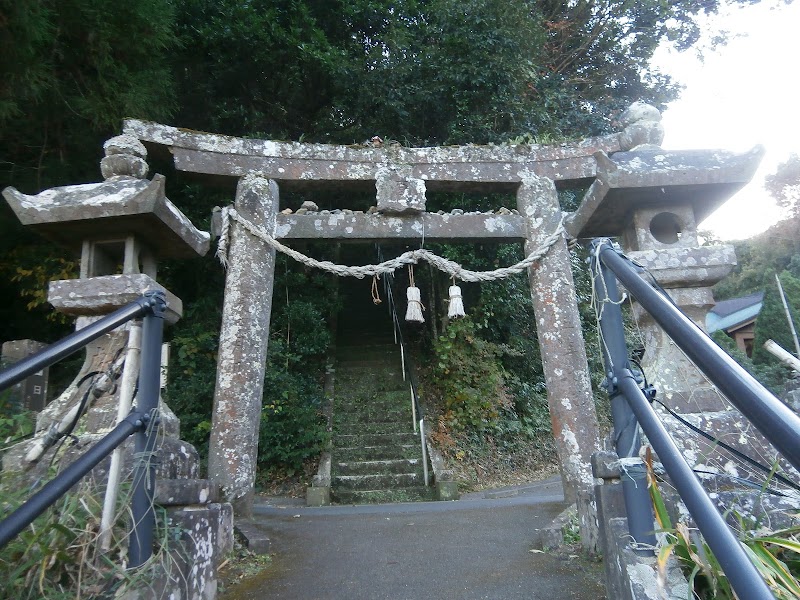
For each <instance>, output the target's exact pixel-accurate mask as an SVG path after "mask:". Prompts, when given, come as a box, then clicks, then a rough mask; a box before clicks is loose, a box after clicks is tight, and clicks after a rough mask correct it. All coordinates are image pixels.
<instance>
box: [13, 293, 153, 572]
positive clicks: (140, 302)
mask: <svg viewBox="0 0 800 600" xmlns="http://www.w3.org/2000/svg"><path fill="white" fill-rule="evenodd" d="M166 306H167V304H166V298H165V296H164V293H163V292H161V291H155V292H148V293H146V294H145V295H144V296H143V297H142V298H139V299H137V300H135V301H134V302H131V303H130V304H128V305H127V306H124V307H123V308H120V309H119V310H117V311H115V312H113V313H111V314H110V315H108V316H106V317H103V318H102V319H99V320H98V321H96V322H94V323H92V324H91V325H89V326H87V327H84V328H83V329H80V330H78V331H76V332H75V333H73V334H71V335H68V336H67V337H65V338H64V339H62V340H60V341H58V342H56V343H54V344H52V345H50V346H48V347H47V348H44V349H43V350H41V351H40V352H37V353H36V354H34V355H33V356H30V357H28V358H26V359H24V360H22V361H20V362H18V363H16V364H14V365H12V366H11V367H9V368H8V369H6V370H4V371H2V372H0V390H4V389H6V388H8V387H11V386H12V385H14V384H16V383H19V382H20V381H22V380H23V379H25V377H27V376H29V375H31V374H33V373H36V372H38V371H40V370H41V369H43V368H45V367H47V366H50V365H52V364H53V363H55V362H57V361H59V360H61V359H62V358H64V357H65V356H69V355H70V354H73V353H74V352H77V351H78V350H80V349H81V348H83V347H85V346H86V345H87V344H89V343H90V342H92V341H94V340H96V339H97V338H99V337H100V336H101V335H103V334H105V333H108V332H109V331H112V330H114V329H116V328H117V327H119V326H120V325H123V324H125V323H127V322H128V321H130V320H132V319H136V318H139V317H143V326H142V361H141V365H140V369H139V393H138V394H137V397H136V409H135V410H134V411H133V412H131V413H130V414H129V415H128V416H127V418H125V419H124V420H123V421H121V422H120V423H119V424H118V425H117V426H116V427H115V428H114V429H112V430H111V431H110V432H109V433H108V434H106V435H105V436H103V438H101V439H100V441H98V442H97V443H96V444H95V445H94V446H92V447H91V448H90V449H89V450H87V451H86V452H85V453H84V454H83V455H82V456H80V457H79V458H78V459H77V460H75V461H74V462H73V463H71V464H70V465H69V466H68V467H66V468H65V469H64V470H63V471H62V472H61V473H59V474H58V475H56V476H55V477H54V478H53V479H52V480H51V481H49V482H48V483H47V484H46V485H45V486H44V487H43V488H42V489H41V490H39V491H38V492H36V493H35V494H34V495H33V496H31V497H30V498H29V499H28V500H26V501H25V502H24V503H23V504H22V506H20V507H19V508H17V509H16V510H15V511H14V512H12V513H11V514H10V515H9V516H7V517H6V518H5V519H3V520H2V521H0V548H3V547H4V546H5V545H6V544H7V543H8V542H9V541H11V540H12V539H13V538H14V537H16V536H17V535H18V534H19V533H20V532H21V531H22V530H24V529H25V528H26V527H28V525H30V524H31V523H32V522H33V521H34V520H35V519H36V518H37V517H38V516H39V515H41V514H42V513H43V512H44V511H45V510H47V508H48V507H50V506H52V505H53V503H54V502H56V501H57V500H58V499H59V498H60V497H61V496H63V495H64V494H65V493H66V492H67V491H69V489H70V488H71V487H72V486H73V485H75V484H76V483H77V482H78V481H79V480H80V479H81V478H82V477H84V476H85V475H86V474H88V473H89V472H90V471H91V470H92V469H93V468H94V467H95V466H97V464H98V463H99V462H100V461H102V460H103V459H104V458H106V457H107V456H108V455H109V454H111V453H112V452H113V451H114V449H115V448H117V447H118V446H119V445H120V444H122V443H123V442H124V441H125V440H126V439H128V437H129V436H130V435H133V434H135V435H136V438H135V452H136V456H137V457H138V460H136V461H135V467H134V474H133V496H132V500H131V520H132V523H131V532H130V544H129V548H128V558H129V561H128V562H129V566H130V567H131V568H135V567H139V566H141V565H143V564H144V563H145V562H146V561H147V560H148V559H149V558H150V556H151V555H152V551H153V529H154V527H155V513H154V511H153V493H154V489H155V465H154V464H153V461H152V460H149V459H148V457H149V454H150V453H151V452H152V451H153V448H154V444H155V441H156V439H157V436H156V429H157V424H158V400H159V391H160V378H161V342H162V340H163V329H164V313H165V310H166Z"/></svg>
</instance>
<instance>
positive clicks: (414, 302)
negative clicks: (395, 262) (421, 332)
mask: <svg viewBox="0 0 800 600" xmlns="http://www.w3.org/2000/svg"><path fill="white" fill-rule="evenodd" d="M408 281H409V284H410V285H409V286H408V289H407V290H406V299H407V300H408V308H407V309H406V321H411V322H413V323H424V322H425V317H423V316H422V311H423V310H425V307H424V306H422V302H421V301H420V294H419V288H418V287H416V286H415V285H414V268H413V267H412V266H411V265H409V266H408Z"/></svg>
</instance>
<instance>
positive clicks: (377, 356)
mask: <svg viewBox="0 0 800 600" xmlns="http://www.w3.org/2000/svg"><path fill="white" fill-rule="evenodd" d="M365 359H372V360H376V361H377V360H385V361H387V362H390V363H393V362H395V361H397V362H400V346H395V345H394V344H388V345H387V344H359V345H357V346H337V347H336V361H337V362H347V361H349V360H365Z"/></svg>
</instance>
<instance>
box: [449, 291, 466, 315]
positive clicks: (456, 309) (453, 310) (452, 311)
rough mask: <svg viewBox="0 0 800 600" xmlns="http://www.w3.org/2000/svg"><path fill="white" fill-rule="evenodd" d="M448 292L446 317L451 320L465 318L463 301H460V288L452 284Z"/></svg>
mask: <svg viewBox="0 0 800 600" xmlns="http://www.w3.org/2000/svg"><path fill="white" fill-rule="evenodd" d="M448 291H449V294H450V302H449V308H448V309H447V316H448V317H450V318H451V319H454V318H456V317H463V316H466V315H465V313H464V301H463V300H462V299H461V288H460V287H458V286H457V285H456V284H455V283H453V285H451V286H450V289H449V290H448Z"/></svg>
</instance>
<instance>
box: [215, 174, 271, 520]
mask: <svg viewBox="0 0 800 600" xmlns="http://www.w3.org/2000/svg"><path fill="white" fill-rule="evenodd" d="M234 206H235V207H236V211H237V212H238V213H239V214H240V215H241V216H242V217H244V218H245V219H247V220H249V221H250V222H251V223H254V224H255V225H256V226H259V227H261V228H263V229H264V230H265V231H267V232H270V233H271V234H272V235H274V234H275V216H276V215H277V214H278V185H277V184H276V183H275V182H274V181H272V180H270V179H266V178H264V177H262V176H259V175H256V174H253V175H247V176H245V177H243V178H242V179H241V180H240V181H239V185H238V187H237V190H236V201H235V204H234ZM274 280H275V250H272V249H270V250H269V251H265V249H264V244H263V242H261V241H260V240H259V239H257V238H255V237H253V236H252V235H251V234H250V233H248V232H247V231H245V229H244V228H243V227H237V226H236V225H235V224H231V237H230V243H229V247H228V268H227V272H226V275H225V300H224V302H223V306H222V327H221V329H220V337H219V352H218V361H219V362H218V365H217V382H216V387H215V389H214V414H213V417H212V426H211V440H210V443H209V452H208V475H209V478H210V479H211V480H212V481H214V482H216V483H218V484H220V486H221V488H222V490H223V494H224V495H225V499H226V500H228V501H229V502H231V503H232V504H233V507H234V510H235V512H236V515H237V516H239V517H245V518H247V517H249V516H251V513H252V508H253V486H254V483H255V477H256V462H257V457H258V430H259V423H260V419H261V398H262V394H263V392H264V369H265V364H266V359H267V340H268V338H269V321H270V312H271V310H272V287H273V282H274Z"/></svg>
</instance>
